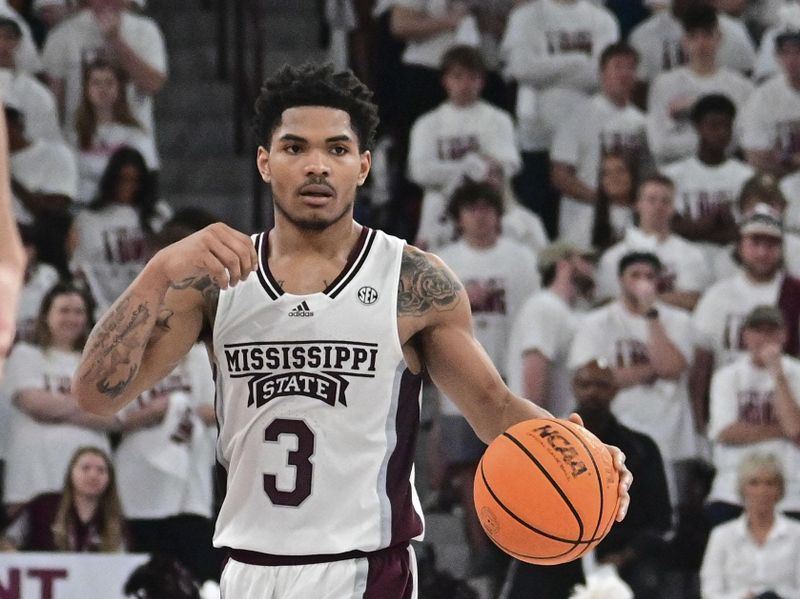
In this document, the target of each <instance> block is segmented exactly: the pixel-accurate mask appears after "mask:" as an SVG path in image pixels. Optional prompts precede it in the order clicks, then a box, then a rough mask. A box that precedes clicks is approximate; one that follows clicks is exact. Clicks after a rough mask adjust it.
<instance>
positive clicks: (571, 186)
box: [550, 43, 648, 246]
mask: <svg viewBox="0 0 800 599" xmlns="http://www.w3.org/2000/svg"><path fill="white" fill-rule="evenodd" d="M637 60H638V58H637V55H636V51H635V50H634V49H633V48H631V47H630V46H628V45H627V44H622V43H618V44H612V45H610V46H608V47H607V48H606V49H605V50H603V53H602V55H601V57H600V87H601V91H600V92H599V93H598V94H595V95H594V96H593V97H592V98H591V99H589V100H587V101H586V102H585V103H583V104H581V105H580V106H579V108H577V109H576V110H575V112H574V113H573V114H572V115H571V116H570V117H569V118H567V119H566V120H565V121H564V122H563V123H562V125H561V126H560V127H559V128H558V129H557V131H556V136H555V139H554V141H553V148H552V150H551V152H550V158H551V161H552V177H553V185H554V186H555V188H556V189H558V191H559V192H560V193H561V194H562V196H561V205H560V209H559V229H558V234H559V237H561V238H562V239H566V240H568V241H570V242H571V243H574V244H576V245H582V246H588V245H589V241H590V239H591V235H592V225H593V222H594V207H593V206H594V203H595V202H596V201H597V186H598V179H599V173H600V160H601V158H602V156H603V154H605V153H607V152H616V153H619V154H622V155H623V156H625V157H626V158H627V159H628V160H631V161H632V162H636V165H637V167H638V168H636V170H637V172H641V171H642V170H644V168H645V167H646V166H647V163H648V151H647V141H646V131H645V116H644V114H642V112H641V111H640V110H639V109H638V108H636V107H635V106H634V105H633V104H632V102H631V96H632V94H633V90H634V87H635V85H636V63H637Z"/></svg>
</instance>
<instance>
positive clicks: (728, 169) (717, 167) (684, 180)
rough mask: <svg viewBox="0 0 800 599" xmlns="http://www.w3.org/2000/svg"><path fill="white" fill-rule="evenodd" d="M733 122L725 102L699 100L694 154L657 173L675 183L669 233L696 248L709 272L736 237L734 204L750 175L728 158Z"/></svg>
mask: <svg viewBox="0 0 800 599" xmlns="http://www.w3.org/2000/svg"><path fill="white" fill-rule="evenodd" d="M735 118H736V106H735V105H734V104H733V102H732V101H731V100H730V99H729V98H728V97H726V96H723V95H720V94H710V95H708V96H703V97H701V98H700V99H699V100H697V102H696V103H695V104H694V106H692V110H691V113H690V119H691V121H692V125H693V127H694V130H695V131H696V132H697V138H698V145H697V153H696V154H695V155H694V156H691V157H689V158H686V159H684V160H681V161H680V162H676V163H674V164H671V165H669V166H667V167H665V168H664V169H663V172H664V174H665V175H667V176H668V177H669V178H670V179H672V181H673V182H674V183H675V195H676V197H677V206H676V208H677V210H676V211H677V215H678V218H677V219H676V221H675V223H674V229H675V232H676V233H677V234H678V235H681V236H683V237H685V238H686V239H689V240H690V241H694V242H698V243H700V244H701V247H702V248H703V250H704V252H705V255H706V259H707V261H708V266H709V267H710V266H711V265H712V264H713V263H714V261H715V260H716V257H717V255H718V254H719V253H720V252H721V251H723V249H722V248H723V246H725V245H727V244H730V243H732V242H733V241H735V240H736V238H737V237H738V233H739V230H738V226H737V224H736V221H737V217H738V214H737V210H736V206H737V200H738V198H739V194H740V192H741V190H742V186H743V185H744V183H745V181H747V180H748V179H750V178H751V177H752V176H753V174H754V172H753V169H752V168H751V167H750V166H748V165H747V164H745V163H744V162H742V161H741V160H738V159H736V158H731V157H729V155H728V148H729V147H730V143H731V140H732V139H733V125H734V122H735Z"/></svg>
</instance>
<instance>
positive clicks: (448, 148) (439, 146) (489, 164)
mask: <svg viewBox="0 0 800 599" xmlns="http://www.w3.org/2000/svg"><path fill="white" fill-rule="evenodd" d="M441 72H442V86H443V87H444V89H445V91H446V92H447V101H445V102H444V103H443V104H441V105H440V106H439V107H438V108H436V109H435V110H433V111H431V112H428V113H426V114H424V115H422V116H421V117H420V118H419V119H418V120H417V121H416V123H414V127H413V128H412V129H411V139H410V144H409V154H408V172H409V176H410V178H411V179H412V180H413V181H414V182H415V183H417V184H418V185H421V186H422V187H423V189H424V190H425V195H424V198H423V203H422V211H421V215H420V223H419V230H418V232H417V243H418V244H419V245H420V246H422V247H426V248H428V249H431V250H433V249H436V248H438V247H441V246H442V245H443V244H444V243H447V242H448V241H450V240H451V239H450V237H449V235H450V233H451V229H450V226H449V223H448V222H447V201H446V198H447V197H449V195H450V194H451V193H452V191H453V189H455V188H456V187H457V186H458V185H459V184H460V183H461V182H462V181H464V180H465V179H469V180H472V181H477V182H482V181H486V180H491V181H495V182H500V181H503V178H504V177H511V176H513V175H514V174H516V172H517V171H518V170H519V168H520V155H519V150H518V148H517V141H516V136H515V132H514V123H513V122H512V120H511V115H509V114H508V113H506V112H505V111H503V110H501V109H499V108H496V107H494V106H492V105H491V104H489V103H488V102H485V101H483V100H481V99H480V96H481V91H482V90H483V86H484V83H485V76H486V65H485V63H484V61H483V57H482V55H481V53H480V50H477V49H475V48H472V47H470V46H454V47H453V48H450V49H449V50H448V51H447V52H446V53H445V55H444V58H443V59H442V69H441Z"/></svg>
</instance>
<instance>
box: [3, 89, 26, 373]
mask: <svg viewBox="0 0 800 599" xmlns="http://www.w3.org/2000/svg"><path fill="white" fill-rule="evenodd" d="M2 109H3V107H2V102H0V111H1V110H2ZM24 275H25V249H24V248H23V247H22V241H21V240H20V237H19V230H18V229H17V223H16V221H15V220H14V212H13V209H12V207H11V186H10V183H9V164H8V133H7V131H6V121H5V119H0V377H2V375H3V365H4V364H5V361H6V356H7V355H8V352H9V350H10V349H11V344H12V343H13V342H14V329H15V323H16V317H17V301H18V300H19V294H20V290H21V289H22V280H23V277H24Z"/></svg>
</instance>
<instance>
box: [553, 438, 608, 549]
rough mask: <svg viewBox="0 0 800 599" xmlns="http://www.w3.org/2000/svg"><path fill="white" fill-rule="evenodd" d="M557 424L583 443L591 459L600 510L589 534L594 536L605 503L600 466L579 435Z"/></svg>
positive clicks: (598, 527) (598, 528) (601, 517)
mask: <svg viewBox="0 0 800 599" xmlns="http://www.w3.org/2000/svg"><path fill="white" fill-rule="evenodd" d="M559 424H560V426H561V428H563V429H565V430H568V431H569V432H570V434H571V435H572V436H573V437H575V439H577V440H578V443H580V444H581V445H583V448H584V449H585V450H586V453H587V454H588V455H589V459H590V460H592V466H594V471H595V474H596V475H597V476H596V478H597V486H598V487H599V489H600V510H599V513H598V514H597V525H596V526H595V527H594V532H593V533H592V534H591V535H590V536H592V537H594V536H595V535H596V534H597V532H598V531H599V530H600V524H601V522H602V520H603V505H604V504H605V488H604V487H603V478H602V477H601V476H600V468H598V466H597V461H595V459H594V454H592V451H591V450H590V449H589V446H588V445H587V444H586V442H585V441H584V440H583V439H582V438H581V437H580V435H577V434H576V433H575V432H573V431H572V429H570V428H569V427H568V426H565V425H563V424H561V423H559Z"/></svg>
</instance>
